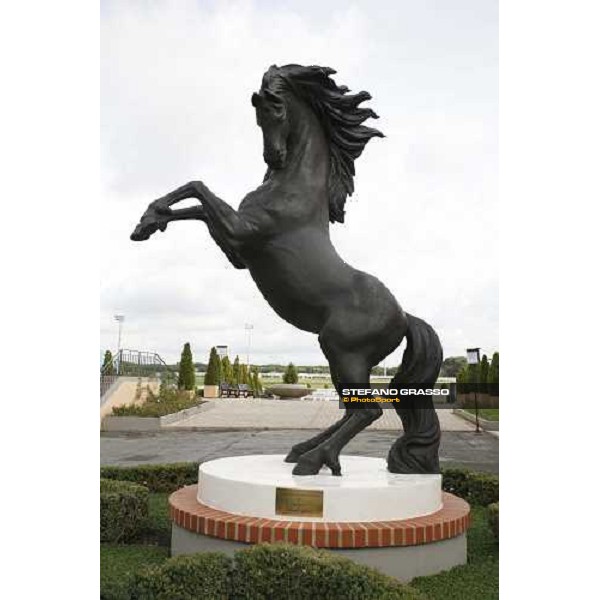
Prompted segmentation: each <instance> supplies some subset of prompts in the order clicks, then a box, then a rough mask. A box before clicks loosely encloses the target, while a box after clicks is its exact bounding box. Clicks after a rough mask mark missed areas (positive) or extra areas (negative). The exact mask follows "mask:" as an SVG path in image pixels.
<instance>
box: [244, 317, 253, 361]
mask: <svg viewBox="0 0 600 600" xmlns="http://www.w3.org/2000/svg"><path fill="white" fill-rule="evenodd" d="M244 329H245V330H246V333H247V335H248V338H247V340H246V366H247V367H248V372H250V345H251V343H252V330H253V329H254V325H252V323H245V324H244Z"/></svg>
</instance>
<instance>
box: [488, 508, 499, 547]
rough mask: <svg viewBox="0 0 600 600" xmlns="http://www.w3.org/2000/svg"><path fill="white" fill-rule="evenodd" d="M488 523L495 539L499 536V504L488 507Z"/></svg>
mask: <svg viewBox="0 0 600 600" xmlns="http://www.w3.org/2000/svg"><path fill="white" fill-rule="evenodd" d="M488 523H489V524H490V527H491V529H492V531H493V532H494V535H495V536H496V539H497V538H498V537H499V536H500V504H499V503H498V502H494V503H493V504H490V505H489V506H488Z"/></svg>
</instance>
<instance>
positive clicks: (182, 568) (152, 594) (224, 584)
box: [129, 552, 232, 600]
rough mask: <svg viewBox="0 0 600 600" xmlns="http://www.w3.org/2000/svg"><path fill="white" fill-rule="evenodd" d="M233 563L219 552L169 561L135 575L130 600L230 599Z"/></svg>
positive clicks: (178, 557) (130, 590)
mask: <svg viewBox="0 0 600 600" xmlns="http://www.w3.org/2000/svg"><path fill="white" fill-rule="evenodd" d="M231 565H232V559H231V558H229V557H228V556H227V555H226V554H223V553H220V552H203V553H201V554H192V555H190V556H177V557H175V558H170V559H169V560H167V561H165V562H164V563H163V564H162V565H160V566H158V567H151V568H147V569H143V570H141V571H139V572H138V573H136V574H134V576H133V577H132V579H131V582H130V587H129V597H130V598H131V600H142V599H143V600H199V599H200V598H202V599H206V600H217V599H218V600H221V599H225V598H229V584H230V572H231Z"/></svg>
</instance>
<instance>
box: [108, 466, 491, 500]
mask: <svg viewBox="0 0 600 600" xmlns="http://www.w3.org/2000/svg"><path fill="white" fill-rule="evenodd" d="M442 476H443V478H442V488H443V489H444V491H446V492H450V493H451V494H455V495H456V496H459V497H460V498H464V499H465V500H466V501H467V502H469V504H478V505H481V506H487V505H488V504H491V503H492V502H497V501H498V499H499V494H500V483H499V481H498V477H497V476H496V475H491V474H488V473H476V472H475V471H469V470H468V469H442ZM100 477H104V478H106V479H121V480H123V481H133V482H136V483H140V484H142V485H145V486H146V487H147V488H148V489H149V490H150V491H151V492H163V493H171V492H174V491H175V490H178V489H179V488H180V487H183V486H184V485H195V484H196V483H198V463H171V464H164V465H135V466H133V467H107V466H105V467H101V468H100Z"/></svg>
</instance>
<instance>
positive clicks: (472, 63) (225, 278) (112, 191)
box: [100, 0, 498, 367]
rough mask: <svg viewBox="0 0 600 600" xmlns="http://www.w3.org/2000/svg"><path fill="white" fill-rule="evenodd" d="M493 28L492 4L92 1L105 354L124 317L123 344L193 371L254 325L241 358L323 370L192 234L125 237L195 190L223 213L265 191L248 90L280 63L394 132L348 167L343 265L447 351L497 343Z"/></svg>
mask: <svg viewBox="0 0 600 600" xmlns="http://www.w3.org/2000/svg"><path fill="white" fill-rule="evenodd" d="M497 30H498V23H497V3H496V2H495V1H490V0H471V1H457V0H452V1H450V0H448V1H444V2H441V1H437V2H435V1H431V0H419V1H414V0H404V1H399V0H390V1H388V2H384V1H378V2H373V1H372V0H371V1H368V0H367V1H357V2H350V1H340V2H338V1H331V0H328V1H327V2H324V1H323V0H319V1H313V0H309V1H307V0H304V1H302V2H292V1H281V0H277V1H275V0H271V1H267V0H262V1H261V0H254V1H253V2H252V1H244V0H239V1H231V2H228V1H227V2H226V1H215V0H212V1H202V0H198V1H196V2H192V1H190V0H176V1H171V2H167V1H165V2H150V1H144V2H141V1H140V2H137V1H132V0H130V1H127V2H125V1H119V2H104V3H103V6H102V65H101V74H102V123H101V135H102V206H103V210H102V219H103V223H102V228H101V230H102V255H103V261H102V272H101V278H102V279H101V289H102V295H101V324H100V326H101V343H102V349H104V348H111V349H113V350H114V349H115V348H116V345H117V327H116V323H115V322H114V320H113V315H114V314H115V313H122V314H124V315H125V318H126V321H125V323H124V328H123V344H122V345H123V347H126V348H134V349H141V350H151V351H156V352H158V353H159V354H161V356H163V358H165V359H166V360H167V361H175V360H176V359H178V357H179V354H180V352H181V347H182V345H183V343H184V342H186V341H189V342H190V343H191V345H192V351H193V352H194V357H195V359H196V360H197V361H201V360H202V361H205V360H206V359H207V356H208V350H209V349H210V347H211V346H213V345H217V344H225V345H228V346H229V347H230V352H231V353H233V355H235V354H237V353H239V354H240V355H245V353H246V335H245V331H244V324H245V323H252V324H253V325H254V331H253V336H252V349H251V360H252V361H253V362H256V363H267V362H280V363H287V362H289V361H293V362H295V363H296V364H325V359H324V357H323V356H322V354H321V352H320V349H319V346H318V342H317V339H316V336H314V335H312V334H308V333H304V332H300V331H298V330H295V329H294V328H293V327H292V326H291V325H289V324H287V323H286V322H284V321H283V320H281V319H280V318H279V317H277V316H276V315H275V313H274V312H273V311H272V310H271V308H270V307H269V306H268V304H267V303H266V302H265V300H264V299H263V298H262V296H261V295H260V293H259V292H258V290H257V289H256V287H255V285H254V283H253V282H252V280H251V278H250V276H249V274H248V272H247V271H238V270H235V269H234V268H233V267H232V266H231V265H230V264H229V263H228V262H227V259H226V258H225V257H224V255H223V254H222V253H221V251H220V250H219V249H218V248H217V246H216V245H215V244H214V242H213V241H212V239H211V238H210V236H209V234H208V233H207V231H206V228H205V225H204V224H203V223H201V222H191V221H188V222H180V223H172V224H170V225H169V227H168V229H167V231H166V232H165V233H160V232H159V233H157V234H155V235H154V236H153V237H152V238H150V240H149V241H146V242H143V243H134V242H131V241H130V240H129V234H130V233H131V231H132V230H133V228H134V226H135V224H136V223H137V221H138V219H139V217H140V215H141V214H142V212H143V211H144V210H145V208H146V206H147V204H148V203H149V202H150V201H151V200H153V199H155V198H157V197H159V196H162V195H164V194H165V193H167V192H169V191H171V190H172V189H174V188H176V187H178V186H180V185H182V184H184V183H186V182H187V181H189V180H192V179H201V180H202V181H204V182H205V183H206V184H207V185H208V186H209V188H210V189H211V190H213V191H214V192H215V193H216V194H217V195H219V196H220V197H221V198H223V199H225V200H226V201H227V202H229V203H230V204H231V205H232V206H233V207H234V208H237V206H238V204H239V202H240V201H241V199H242V198H243V196H244V195H245V194H246V193H248V192H249V191H250V190H252V189H254V188H256V187H257V186H258V185H259V184H260V183H261V181H262V177H263V175H264V171H265V165H264V163H263V161H262V138H261V134H260V130H259V129H258V127H257V126H256V123H255V116H254V109H253V108H252V106H251V104H250V96H251V93H252V92H253V91H255V90H257V89H258V87H259V86H260V81H261V77H262V74H263V72H264V71H265V70H266V69H267V68H268V67H269V65H271V64H278V65H283V64H287V63H299V64H318V65H321V66H329V67H333V68H334V69H336V70H337V71H338V73H337V75H335V76H334V79H335V80H336V81H337V83H338V84H345V85H347V86H348V87H350V88H351V89H352V90H353V91H358V90H361V89H364V90H367V91H369V92H370V93H371V95H372V96H373V100H371V101H370V102H369V103H368V105H369V106H371V107H372V108H373V109H374V110H375V111H376V112H377V113H378V114H379V116H380V119H379V120H378V121H376V122H373V123H372V124H373V125H374V126H376V127H377V128H379V129H381V130H382V131H383V132H384V133H385V135H386V137H385V138H384V139H374V140H372V141H371V142H370V143H369V144H368V145H367V147H366V149H365V152H364V154H363V156H362V157H360V158H359V159H358V161H357V162H356V171H357V177H356V179H355V186H356V191H355V194H354V196H352V198H351V199H350V201H349V202H348V203H347V205H346V208H347V212H346V223H345V224H344V225H340V224H336V225H333V226H332V227H331V235H332V238H333V240H334V244H335V245H336V247H337V249H338V251H339V253H340V254H341V256H342V257H343V258H344V259H345V260H346V261H347V262H348V263H350V264H351V265H353V266H354V267H357V268H359V269H361V270H364V271H367V272H369V273H372V274H374V275H376V276H377V277H378V278H379V279H381V280H382V281H383V282H384V283H385V284H386V285H387V286H388V287H389V288H390V289H391V290H392V292H393V293H394V294H395V296H396V298H397V300H398V302H399V303H400V304H401V305H402V307H403V308H404V309H405V310H406V311H407V312H410V313H412V314H414V315H417V316H419V317H422V318H424V319H425V320H427V321H428V322H429V323H431V324H432V325H433V326H434V328H435V329H436V330H437V332H438V334H439V336H440V339H441V341H442V345H443V346H444V353H445V355H446V356H451V355H456V354H464V349H465V348H466V347H469V346H481V347H482V348H483V350H484V351H486V352H488V353H489V352H492V351H494V350H496V349H498V268H497V250H498V244H497V242H498V232H497V226H496V215H497V175H498V173H497V171H498V167H497V161H498V151H497V144H498V131H497V119H498V32H497ZM366 124H369V123H366ZM384 224H385V226H386V228H387V229H386V230H387V232H388V233H387V234H386V235H385V236H384V235H382V234H381V233H380V232H381V228H382V226H383V225H384ZM399 360H400V350H397V351H396V352H395V353H394V354H393V355H391V356H390V357H389V358H388V360H387V366H389V367H391V366H394V365H396V364H398V362H399Z"/></svg>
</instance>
